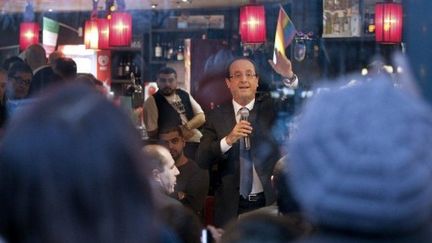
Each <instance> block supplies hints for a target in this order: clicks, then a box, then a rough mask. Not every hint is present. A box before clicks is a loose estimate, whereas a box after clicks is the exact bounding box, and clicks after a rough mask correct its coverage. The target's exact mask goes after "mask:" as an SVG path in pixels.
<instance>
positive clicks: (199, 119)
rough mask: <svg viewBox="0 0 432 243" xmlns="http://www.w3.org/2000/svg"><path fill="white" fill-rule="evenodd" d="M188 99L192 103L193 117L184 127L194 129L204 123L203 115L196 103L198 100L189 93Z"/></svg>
mask: <svg viewBox="0 0 432 243" xmlns="http://www.w3.org/2000/svg"><path fill="white" fill-rule="evenodd" d="M189 99H190V102H191V105H192V110H193V113H194V117H193V118H192V119H191V120H189V121H188V122H187V123H186V128H188V129H195V128H198V127H201V126H202V125H203V124H204V123H205V115H204V111H203V110H202V108H201V106H200V105H199V104H198V102H196V101H195V99H194V98H193V97H192V96H191V95H189Z"/></svg>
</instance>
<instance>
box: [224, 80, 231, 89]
mask: <svg viewBox="0 0 432 243" xmlns="http://www.w3.org/2000/svg"><path fill="white" fill-rule="evenodd" d="M225 83H226V85H227V87H228V88H229V87H230V80H229V78H225Z"/></svg>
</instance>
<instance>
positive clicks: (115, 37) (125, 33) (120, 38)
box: [109, 12, 132, 46]
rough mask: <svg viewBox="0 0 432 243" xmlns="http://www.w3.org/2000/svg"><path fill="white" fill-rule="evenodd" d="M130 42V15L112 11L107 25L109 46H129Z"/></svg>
mask: <svg viewBox="0 0 432 243" xmlns="http://www.w3.org/2000/svg"><path fill="white" fill-rule="evenodd" d="M131 42H132V16H131V15H130V14H129V13H126V12H113V13H112V14H111V20H110V25H109V44H110V46H130V45H131Z"/></svg>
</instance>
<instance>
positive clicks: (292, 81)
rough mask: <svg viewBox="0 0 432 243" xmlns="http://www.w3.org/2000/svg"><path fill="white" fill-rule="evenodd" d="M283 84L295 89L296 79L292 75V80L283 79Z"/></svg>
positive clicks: (295, 76)
mask: <svg viewBox="0 0 432 243" xmlns="http://www.w3.org/2000/svg"><path fill="white" fill-rule="evenodd" d="M282 82H283V84H284V85H285V86H286V87H288V88H291V89H295V88H297V86H298V77H297V75H295V74H294V79H288V78H284V79H282Z"/></svg>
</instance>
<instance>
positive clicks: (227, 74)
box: [225, 57, 259, 78]
mask: <svg viewBox="0 0 432 243" xmlns="http://www.w3.org/2000/svg"><path fill="white" fill-rule="evenodd" d="M238 60H246V61H249V62H250V63H252V65H253V66H254V69H255V74H256V75H257V77H259V73H258V66H257V65H256V63H255V62H254V61H253V60H252V59H250V58H249V57H234V58H233V59H231V60H230V61H229V62H228V63H227V65H226V67H225V78H229V77H230V76H231V73H230V68H231V65H232V64H233V63H234V62H236V61H238Z"/></svg>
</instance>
